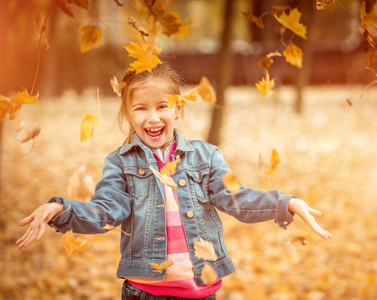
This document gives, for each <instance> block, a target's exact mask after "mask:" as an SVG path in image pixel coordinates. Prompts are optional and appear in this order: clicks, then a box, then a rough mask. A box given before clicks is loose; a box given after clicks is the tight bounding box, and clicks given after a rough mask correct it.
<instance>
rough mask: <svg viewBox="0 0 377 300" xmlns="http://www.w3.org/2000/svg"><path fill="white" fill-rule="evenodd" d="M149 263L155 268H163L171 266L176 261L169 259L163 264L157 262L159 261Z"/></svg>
mask: <svg viewBox="0 0 377 300" xmlns="http://www.w3.org/2000/svg"><path fill="white" fill-rule="evenodd" d="M149 264H150V265H151V266H152V268H153V269H156V270H163V269H167V268H169V267H170V266H172V265H174V262H173V261H171V260H168V261H164V262H163V263H161V264H157V263H149Z"/></svg>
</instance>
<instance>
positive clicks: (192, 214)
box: [186, 210, 194, 218]
mask: <svg viewBox="0 0 377 300" xmlns="http://www.w3.org/2000/svg"><path fill="white" fill-rule="evenodd" d="M186 215H187V216H188V217H189V218H192V217H193V216H194V213H193V212H192V211H191V210H189V211H188V212H187V214H186Z"/></svg>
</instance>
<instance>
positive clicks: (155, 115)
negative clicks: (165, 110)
mask: <svg viewBox="0 0 377 300" xmlns="http://www.w3.org/2000/svg"><path fill="white" fill-rule="evenodd" d="M148 121H149V122H150V123H156V122H158V121H160V116H159V114H158V112H157V111H155V110H152V111H151V113H150V114H149V118H148Z"/></svg>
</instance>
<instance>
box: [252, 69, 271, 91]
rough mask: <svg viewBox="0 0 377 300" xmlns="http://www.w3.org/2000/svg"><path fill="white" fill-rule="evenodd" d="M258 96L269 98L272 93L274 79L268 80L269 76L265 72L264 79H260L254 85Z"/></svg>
mask: <svg viewBox="0 0 377 300" xmlns="http://www.w3.org/2000/svg"><path fill="white" fill-rule="evenodd" d="M255 85H256V87H257V91H258V93H259V94H261V95H264V96H266V98H268V97H270V96H271V95H272V93H273V91H272V89H273V88H274V86H275V79H270V74H269V73H268V71H267V70H266V78H262V80H261V81H259V82H258V83H256V84H255Z"/></svg>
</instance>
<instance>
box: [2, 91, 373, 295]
mask: <svg viewBox="0 0 377 300" xmlns="http://www.w3.org/2000/svg"><path fill="white" fill-rule="evenodd" d="M361 91H362V89H361V88H358V87H352V88H351V87H348V88H347V87H344V86H341V87H333V86H328V87H318V88H307V89H306V90H305V98H306V99H305V100H306V104H305V108H304V113H303V114H302V115H296V114H294V113H292V112H291V102H292V99H293V96H294V94H295V92H294V90H293V89H291V88H287V87H284V88H283V87H281V88H278V89H276V91H275V93H274V95H273V97H271V98H270V99H268V100H266V99H264V97H263V96H260V95H258V94H257V93H256V91H255V89H248V88H232V89H230V90H229V91H228V92H229V94H228V96H229V97H228V98H229V101H228V103H227V106H226V108H225V109H224V113H225V126H224V127H223V129H222V131H221V134H222V141H223V142H222V145H221V147H220V148H221V150H222V151H223V154H224V156H225V158H226V160H227V162H228V164H229V165H230V166H231V168H232V170H233V171H234V173H235V175H236V176H237V178H238V179H239V180H240V181H241V182H242V183H243V184H244V185H246V186H250V187H253V188H257V189H263V190H265V189H279V190H281V191H284V192H286V193H290V194H294V195H296V196H298V197H300V198H302V199H304V200H306V201H307V202H308V203H309V204H310V205H311V206H313V207H314V208H317V209H319V210H321V211H322V213H323V215H322V217H320V218H318V221H319V223H320V224H321V225H323V227H324V228H325V229H327V230H329V231H330V232H331V233H332V234H333V238H332V240H329V241H325V240H322V239H321V238H320V237H318V236H316V235H315V234H313V233H312V232H311V231H310V230H309V229H308V228H307V227H306V225H305V224H304V223H303V222H302V221H300V220H298V219H297V218H296V220H295V222H293V223H292V224H291V225H290V226H289V227H288V230H287V231H285V230H283V229H279V228H278V227H277V226H276V224H274V222H273V221H270V222H265V223H261V224H253V225H250V224H242V223H240V222H238V221H236V220H235V219H233V218H231V217H228V216H226V215H223V214H222V215H221V216H222V218H223V221H224V227H225V234H226V244H227V247H228V250H229V253H230V255H231V257H232V258H233V261H234V263H235V265H236V269H237V271H236V273H234V274H232V275H231V276H229V277H227V278H226V279H224V281H223V282H224V284H223V287H222V289H221V290H220V292H219V293H218V299H220V300H225V299H231V300H233V299H234V300H242V299H257V300H263V299H272V300H290V299H309V300H321V299H326V300H328V299H374V298H375V297H376V295H377V258H376V253H377V242H376V241H377V218H376V211H377V201H376V199H377V197H376V196H377V188H376V186H377V185H376V182H377V156H376V155H375V153H376V149H377V136H376V135H377V118H376V115H377V103H375V100H376V99H375V96H374V95H376V90H373V89H370V90H368V91H367V92H366V93H365V95H364V96H363V98H362V99H359V95H360V94H361ZM346 99H348V100H350V101H351V102H352V103H353V105H352V106H350V105H349V104H348V103H347V101H346ZM118 104H119V103H118V99H117V98H115V97H114V98H109V99H103V98H102V99H101V123H102V132H101V134H100V135H98V134H97V133H94V137H93V139H92V140H90V141H86V142H80V131H79V130H80V123H81V120H82V119H83V118H84V117H85V115H86V114H87V113H97V100H96V92H95V91H88V92H86V93H84V94H83V95H80V96H77V95H76V94H74V93H66V94H65V95H64V96H63V97H61V98H59V99H39V100H38V101H37V102H36V103H35V104H30V105H25V106H23V107H22V109H21V111H20V115H19V116H18V118H17V119H16V120H13V121H9V120H4V121H3V122H2V149H1V219H0V226H1V227H0V228H1V235H0V245H1V246H0V247H1V249H0V269H1V281H0V299H26V300H27V299H33V300H34V299H63V300H64V299H120V295H121V292H120V288H121V285H122V280H120V279H117V278H116V276H115V274H116V268H117V263H118V260H119V257H120V254H119V233H118V232H109V233H107V234H105V235H96V236H92V237H88V236H82V237H83V238H84V239H89V238H90V239H91V240H90V246H89V247H88V248H87V249H86V250H85V251H84V252H81V253H76V254H74V255H73V256H72V257H68V256H67V254H66V252H65V249H64V247H59V244H60V239H61V235H60V234H57V233H55V231H54V230H53V229H51V228H48V229H47V231H46V234H45V236H44V237H43V238H42V240H41V241H39V242H37V243H35V244H33V245H31V246H30V247H29V248H27V249H24V250H18V249H17V247H16V245H15V242H16V240H17V239H18V238H19V237H20V236H21V235H22V234H23V233H24V232H25V230H26V229H25V228H20V227H19V226H18V222H19V221H20V220H21V219H22V218H23V217H25V216H26V215H28V214H29V213H31V212H32V211H33V210H34V209H35V208H36V207H37V206H38V205H41V204H43V203H45V202H46V201H47V200H48V199H49V198H50V197H51V196H54V195H61V196H63V197H67V191H66V185H67V182H68V179H69V177H70V176H71V175H72V173H73V171H74V170H75V169H77V168H78V167H80V166H81V165H86V167H87V173H88V174H89V175H91V176H92V177H93V179H94V181H95V182H96V181H98V180H99V179H100V176H101V170H102V164H103V160H104V158H105V156H106V155H107V153H109V152H110V151H112V150H113V149H115V148H116V147H118V146H119V145H121V144H122V142H123V137H122V135H121V133H119V131H117V130H114V128H115V127H114V118H115V116H116V113H117V109H118ZM189 105H190V107H189V108H188V109H187V111H186V121H185V126H184V133H185V135H186V136H187V137H191V138H201V139H202V138H205V136H206V134H207V132H208V128H209V118H210V106H209V104H206V103H203V102H201V101H200V100H198V102H197V103H190V104H189ZM21 120H24V121H25V122H26V123H27V124H28V125H30V126H31V125H33V124H34V123H35V122H39V124H40V126H41V128H42V131H41V133H40V136H38V137H37V138H36V140H35V145H34V147H33V149H32V150H31V151H30V152H29V153H28V151H29V150H30V148H31V147H32V142H31V141H29V142H28V143H26V144H21V143H19V142H18V141H17V139H16V134H17V132H16V129H17V127H18V125H19V122H20V121H21ZM272 149H276V151H277V152H278V154H279V156H280V159H281V168H280V169H279V170H278V171H277V172H276V173H274V174H272V175H265V174H264V170H265V169H268V168H269V160H270V156H271V152H272ZM25 153H26V154H25ZM259 154H261V156H262V157H263V161H264V166H263V167H262V168H260V167H258V164H259V161H258V157H259Z"/></svg>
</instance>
